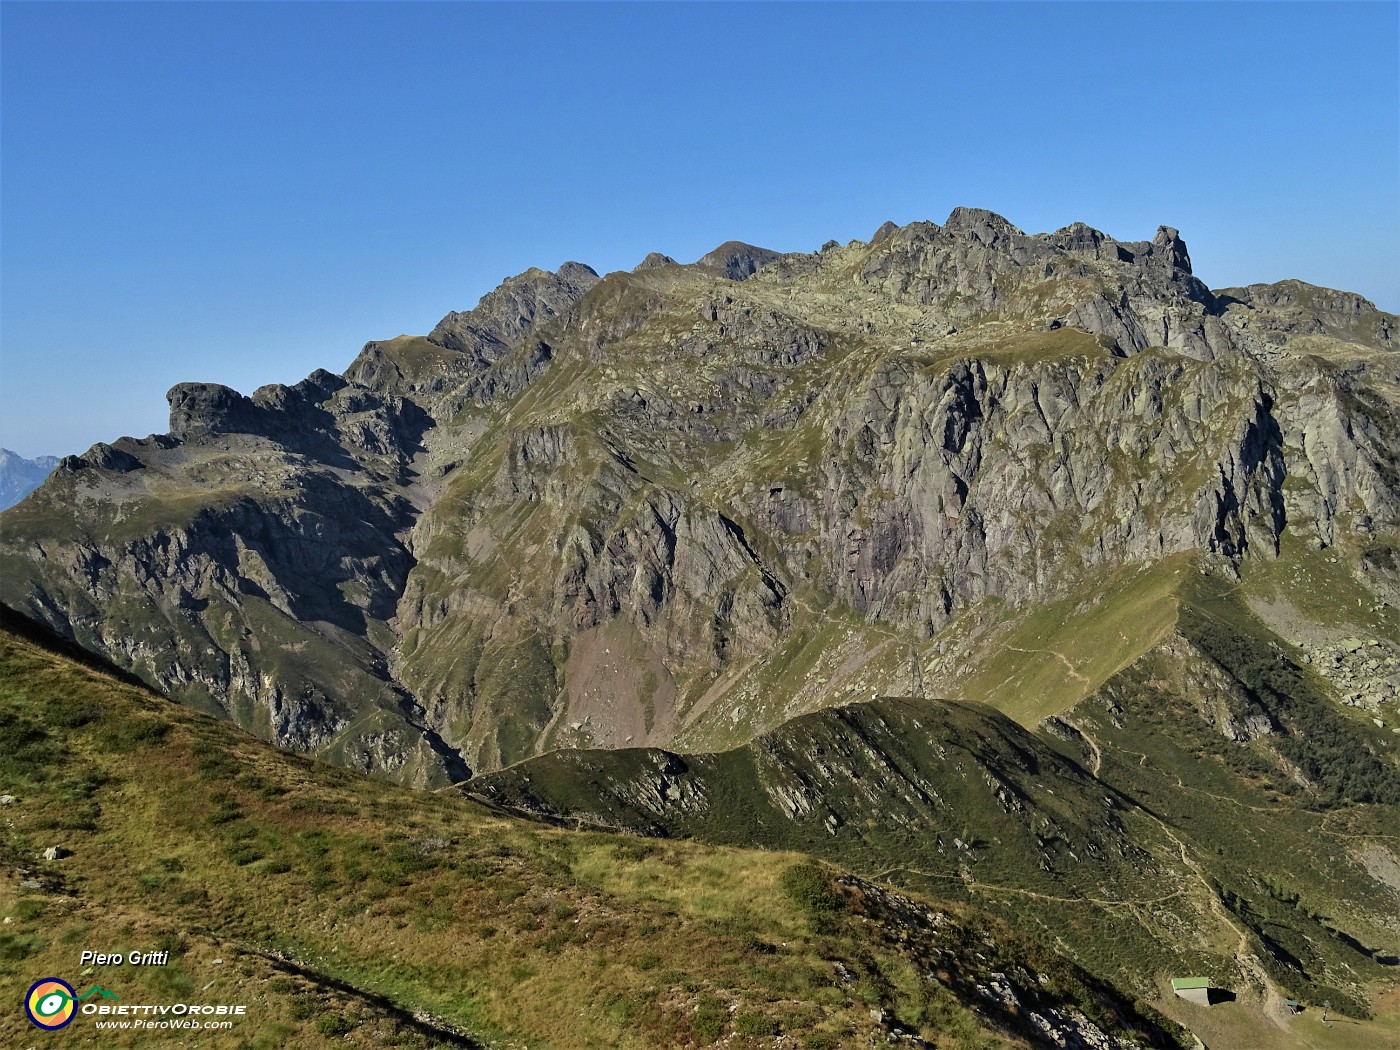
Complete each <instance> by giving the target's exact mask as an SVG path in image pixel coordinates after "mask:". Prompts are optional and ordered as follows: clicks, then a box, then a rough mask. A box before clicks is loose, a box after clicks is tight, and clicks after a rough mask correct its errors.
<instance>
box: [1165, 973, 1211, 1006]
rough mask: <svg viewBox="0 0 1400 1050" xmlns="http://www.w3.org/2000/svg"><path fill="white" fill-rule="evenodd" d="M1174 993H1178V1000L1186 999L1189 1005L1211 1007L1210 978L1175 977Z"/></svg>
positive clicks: (1173, 981)
mask: <svg viewBox="0 0 1400 1050" xmlns="http://www.w3.org/2000/svg"><path fill="white" fill-rule="evenodd" d="M1172 991H1173V992H1175V993H1176V995H1177V998H1179V999H1185V1000H1186V1001H1187V1002H1188V1003H1199V1004H1200V1005H1201V1006H1209V1005H1210V978H1209V977H1173V978H1172Z"/></svg>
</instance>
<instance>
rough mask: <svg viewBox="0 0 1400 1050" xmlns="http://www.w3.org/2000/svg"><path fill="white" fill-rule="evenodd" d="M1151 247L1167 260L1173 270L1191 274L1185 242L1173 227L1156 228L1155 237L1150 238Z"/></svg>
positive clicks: (1189, 257)
mask: <svg viewBox="0 0 1400 1050" xmlns="http://www.w3.org/2000/svg"><path fill="white" fill-rule="evenodd" d="M1152 247H1153V250H1154V251H1155V252H1157V253H1160V254H1161V255H1162V256H1164V257H1165V258H1166V259H1168V260H1169V261H1170V262H1171V265H1172V267H1173V268H1174V269H1177V270H1184V271H1185V272H1186V273H1190V272H1191V256H1190V255H1189V254H1187V252H1186V242H1185V241H1183V240H1182V239H1181V234H1180V233H1179V232H1178V231H1177V230H1176V229H1174V228H1173V227H1171V226H1158V227H1157V235H1156V236H1155V237H1153V238H1152Z"/></svg>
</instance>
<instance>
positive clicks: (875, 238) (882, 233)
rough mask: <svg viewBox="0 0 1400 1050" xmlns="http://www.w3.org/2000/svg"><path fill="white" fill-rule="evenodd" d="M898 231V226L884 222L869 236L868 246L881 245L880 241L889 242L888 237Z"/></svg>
mask: <svg viewBox="0 0 1400 1050" xmlns="http://www.w3.org/2000/svg"><path fill="white" fill-rule="evenodd" d="M898 229H899V226H898V225H896V224H895V223H893V222H891V221H889V220H888V219H887V220H886V221H884V222H882V223H881V224H880V228H879V229H878V230H876V231H875V233H874V234H873V235H872V236H871V238H870V244H871V245H872V246H874V245H876V244H879V243H881V242H882V241H887V240H889V239H890V236H891V235H892V234H894V233H895V232H896V231H897V230H898Z"/></svg>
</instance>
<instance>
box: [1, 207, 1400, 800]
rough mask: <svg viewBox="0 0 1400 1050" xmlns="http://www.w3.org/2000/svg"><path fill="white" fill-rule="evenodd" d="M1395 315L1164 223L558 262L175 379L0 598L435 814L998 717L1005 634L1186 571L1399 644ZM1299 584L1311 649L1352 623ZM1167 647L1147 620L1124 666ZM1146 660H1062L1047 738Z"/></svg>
mask: <svg viewBox="0 0 1400 1050" xmlns="http://www.w3.org/2000/svg"><path fill="white" fill-rule="evenodd" d="M1395 325H1396V319H1395V318H1394V317H1393V316H1392V315H1387V314H1382V313H1380V312H1379V311H1376V310H1375V309H1374V307H1372V306H1371V305H1370V304H1369V303H1366V302H1365V301H1364V300H1360V299H1359V298H1358V297H1355V296H1351V295H1348V294H1347V293H1340V292H1331V291H1328V290H1324V289H1315V288H1311V287H1310V286H1307V285H1302V284H1300V283H1298V282H1284V283H1283V284H1281V285H1275V286H1251V287H1250V288H1248V289H1231V290H1227V291H1225V292H1221V293H1213V292H1211V291H1210V290H1209V289H1207V288H1206V287H1205V286H1204V285H1203V284H1202V283H1201V282H1200V281H1199V280H1197V279H1196V278H1195V276H1194V275H1193V274H1192V272H1191V262H1190V257H1189V254H1188V252H1187V249H1186V246H1185V244H1184V243H1183V241H1182V240H1181V238H1180V236H1179V235H1178V234H1177V232H1176V231H1175V230H1172V229H1170V228H1167V227H1163V228H1162V229H1161V230H1159V231H1158V233H1157V235H1156V237H1155V238H1154V239H1153V240H1152V241H1143V242H1120V241H1116V240H1114V239H1113V238H1111V237H1108V236H1106V235H1104V234H1102V233H1100V232H1098V231H1096V230H1093V229H1091V228H1089V227H1087V226H1084V225H1082V224H1076V225H1074V226H1070V227H1066V228H1065V229H1063V230H1059V231H1056V232H1055V233H1052V234H1037V235H1027V234H1024V233H1022V232H1021V231H1019V230H1017V229H1016V228H1015V227H1014V226H1012V225H1011V224H1010V223H1008V222H1006V221H1005V220H1004V219H1002V218H1000V217H999V216H996V215H994V214H992V213H990V212H984V211H977V210H971V209H959V210H957V211H955V212H954V213H953V215H952V216H950V217H949V220H948V222H947V223H946V224H944V225H942V226H939V225H936V224H933V223H914V224H911V225H909V226H906V227H902V228H900V227H892V226H890V225H889V224H887V225H886V226H885V227H882V228H881V230H880V231H877V235H876V236H875V238H874V239H873V240H872V241H871V242H870V243H868V244H867V243H863V242H852V243H851V244H849V245H846V246H840V245H837V244H835V243H834V242H833V243H829V244H828V245H827V246H825V247H824V248H823V249H822V250H821V251H819V252H815V253H811V254H787V255H778V254H776V253H773V252H768V251H765V250H763V249H758V248H754V247H753V246H751V245H744V244H741V243H738V242H731V243H729V244H726V245H722V246H721V247H720V248H718V249H716V251H715V252H713V253H710V255H707V256H706V257H705V258H703V259H702V260H700V261H699V262H698V263H696V264H692V265H688V266H683V265H678V264H675V263H673V262H671V261H670V260H668V259H665V258H664V257H654V258H653V257H649V258H648V260H647V261H646V262H645V263H644V265H642V266H639V267H638V269H637V270H636V271H634V272H632V273H630V274H628V273H615V274H609V275H607V276H605V277H603V278H599V277H598V276H597V275H596V274H595V273H594V272H593V271H592V270H590V269H589V268H587V267H585V266H582V265H581V264H577V263H569V264H566V265H565V266H563V267H561V268H560V270H559V271H558V272H557V273H547V272H545V271H540V270H531V271H527V272H526V273H524V274H522V275H520V276H518V277H515V278H511V279H509V280H508V281H506V282H505V283H504V284H503V285H502V286H501V287H500V288H499V289H497V290H496V291H495V292H492V293H491V294H489V295H487V296H486V297H485V298H483V300H482V301H481V303H480V305H479V306H478V307H477V308H476V309H474V310H471V311H467V312H464V313H452V314H449V315H447V317H445V318H444V319H443V320H442V321H441V322H440V323H439V324H438V325H437V326H436V327H435V328H434V329H433V331H432V332H431V333H430V334H429V335H428V336H427V337H412V336H403V337H399V338H397V339H391V340H384V341H379V342H372V343H369V344H367V345H366V346H365V348H364V350H363V351H362V352H361V353H360V355H359V357H357V358H356V360H355V361H354V362H353V363H352V365H351V366H350V368H349V369H348V370H347V371H346V373H345V374H344V376H334V375H331V374H330V373H327V372H324V371H318V372H317V373H315V374H314V375H313V376H311V377H309V378H308V379H307V380H305V381H304V382H302V383H299V384H297V385H295V386H292V387H281V386H274V387H264V388H262V389H260V390H259V391H257V392H255V393H254V394H253V395H252V396H251V397H244V396H242V395H240V394H238V393H236V392H234V391H231V390H227V389H226V388H222V387H214V386H210V385H206V384H181V385H179V386H177V387H176V388H175V389H173V390H172V391H171V393H170V401H171V433H170V434H169V435H164V436H159V437H153V438H148V439H145V440H141V441H134V440H131V439H122V440H121V441H118V442H116V443H115V444H113V445H99V446H96V447H94V449H92V450H89V452H87V453H85V454H84V455H83V456H81V457H69V459H67V460H65V461H63V463H62V464H61V465H60V467H59V469H58V470H57V471H56V472H55V475H54V476H53V477H52V478H51V479H50V480H49V481H48V482H47V483H46V484H45V486H44V487H43V488H42V489H40V490H39V492H38V493H36V494H35V495H34V496H32V497H31V498H30V499H29V500H28V501H27V502H26V503H25V504H24V505H23V506H22V507H19V508H16V509H15V510H13V511H11V512H8V513H7V514H6V516H5V517H4V519H3V532H2V533H0V570H2V571H3V575H2V576H0V597H3V599H4V600H5V601H6V602H7V603H9V604H11V605H14V606H16V607H18V608H21V609H23V610H25V611H26V612H28V613H30V614H31V615H33V616H35V617H36V618H39V619H41V620H43V621H45V622H46V623H48V624H50V625H52V626H53V627H55V628H56V629H58V630H59V631H61V632H63V633H65V634H67V635H68V636H71V637H74V638H75V639H77V640H78V641H80V642H82V643H83V644H84V645H88V646H91V647H93V648H95V649H98V650H100V651H102V652H104V653H105V654H107V655H109V656H111V657H112V658H113V659H115V660H117V661H118V662H119V663H121V664H123V665H124V666H127V667H130V668H132V669H133V670H135V671H137V673H139V674H141V675H142V676H143V677H145V678H147V679H148V680H150V681H152V682H153V683H156V684H158V685H160V686H161V687H162V688H165V689H167V690H170V691H173V692H175V693H176V694H178V695H181V696H182V697H184V698H186V699H187V700H189V701H190V702H192V703H196V704H199V705H200V706H202V707H205V708H206V709H220V710H223V711H226V712H227V713H228V714H229V715H230V716H231V717H233V718H234V719H235V720H236V721H238V722H239V723H240V724H241V725H244V726H246V727H248V728H250V729H252V730H253V731H255V732H258V733H259V734H260V735H262V736H264V737H265V738H267V739H270V740H274V741H276V742H277V743H279V744H281V745H283V746H288V747H296V748H300V749H307V750H314V751H318V752H321V753H325V754H328V755H330V756H331V757H333V758H335V759H337V760H340V761H345V762H348V763H350V764H352V765H355V766H357V767H359V768H366V769H376V770H380V771H382V772H385V773H387V774H389V775H392V776H395V777H398V778H401V779H405V780H408V781H411V782H416V783H438V782H442V781H444V780H446V779H450V778H456V777H461V776H463V775H465V773H466V771H467V769H468V768H470V769H473V770H483V769H493V768H497V767H500V766H502V765H505V764H508V763H510V762H513V761H516V760H518V759H521V758H524V757H527V756H529V755H532V754H535V753H537V752H539V751H540V750H542V749H545V748H548V747H552V746H561V745H566V744H577V745H600V746H623V745H626V744H636V745H642V744H647V745H653V746H671V747H674V746H680V747H709V748H715V747H723V746H732V745H734V744H738V743H740V742H742V741H743V740H746V739H748V738H750V737H751V736H752V735H753V734H755V733H757V732H760V731H762V730H764V729H767V728H771V727H772V726H775V725H777V724H779V723H781V722H782V721H784V720H786V719H788V718H791V717H793V716H796V715H799V714H801V713H803V712H807V711H814V710H817V709H820V708H822V707H825V706H828V705H830V704H832V703H834V702H837V701H843V700H844V701H849V700H851V699H859V698H864V697H866V696H868V695H869V694H870V693H872V692H877V691H878V692H883V693H911V694H918V693H920V692H921V691H922V692H930V693H931V692H940V693H945V694H947V695H952V696H965V697H968V698H970V699H986V700H989V701H991V702H992V703H994V704H999V705H1000V706H1003V707H1007V708H1008V709H1010V708H1011V707H1014V706H1015V703H1016V697H1015V696H1012V695H1011V694H1010V692H1009V691H1008V690H1007V689H1004V688H1001V689H999V687H996V686H995V683H991V671H990V668H991V664H992V663H993V662H994V661H996V660H999V659H1003V658H1004V657H1005V646H1004V645H1003V646H1002V648H1001V649H998V646H997V644H993V643H998V644H1000V643H1006V642H1008V640H1012V641H1014V637H1021V635H1020V634H1017V632H1018V631H1019V632H1022V634H1024V633H1025V632H1030V633H1032V634H1034V633H1035V632H1036V631H1039V630H1040V627H1039V626H1037V624H1038V621H1036V619H1035V618H1036V615H1037V610H1043V609H1044V608H1046V607H1047V605H1048V604H1050V603H1056V602H1059V603H1061V607H1063V610H1064V611H1063V616H1064V617H1066V618H1067V619H1068V620H1073V619H1074V618H1075V617H1077V616H1081V615H1089V614H1090V613H1092V610H1093V609H1094V608H1096V607H1100V606H1102V605H1103V604H1104V603H1105V602H1106V601H1108V600H1109V599H1110V597H1111V593H1112V592H1113V588H1114V587H1115V586H1116V583H1115V581H1116V580H1118V579H1119V578H1120V575H1121V573H1123V572H1124V571H1135V570H1136V569H1137V568H1141V567H1148V568H1150V567H1151V566H1154V565H1170V564H1174V563H1173V562H1172V559H1173V557H1174V556H1178V555H1182V554H1183V553H1184V552H1203V553H1204V554H1206V555H1207V556H1208V557H1210V558H1212V559H1214V562H1213V564H1215V565H1217V566H1218V567H1219V568H1220V569H1222V570H1223V571H1225V572H1226V573H1227V574H1232V575H1233V574H1239V573H1243V574H1244V575H1245V576H1246V577H1249V575H1250V573H1251V572H1252V571H1254V570H1253V569H1252V568H1251V567H1260V572H1261V573H1263V574H1264V576H1267V575H1268V573H1269V572H1272V571H1273V570H1269V569H1267V566H1270V565H1273V564H1274V563H1276V562H1279V560H1280V558H1282V561H1283V563H1286V564H1291V562H1289V559H1290V558H1291V557H1293V554H1291V553H1290V552H1292V551H1294V550H1296V551H1298V552H1300V553H1299V555H1298V556H1299V557H1303V556H1304V555H1306V556H1307V557H1312V555H1313V554H1316V553H1318V552H1320V551H1325V552H1326V554H1325V556H1327V557H1335V558H1338V559H1339V561H1338V562H1335V563H1329V564H1332V565H1333V566H1334V568H1335V571H1337V572H1341V573H1343V574H1344V575H1346V576H1347V578H1348V579H1350V580H1351V585H1354V586H1355V587H1357V588H1360V590H1361V591H1362V592H1364V593H1365V594H1366V595H1369V596H1370V597H1368V598H1365V600H1364V601H1365V609H1366V616H1365V617H1363V619H1365V622H1364V623H1357V622H1356V618H1355V617H1352V618H1351V619H1350V620H1348V621H1346V622H1347V624H1348V625H1349V626H1348V627H1347V628H1346V629H1348V630H1351V631H1352V633H1356V631H1357V630H1360V631H1361V632H1362V633H1363V634H1365V635H1366V637H1367V638H1378V639H1386V638H1392V636H1393V634H1394V627H1393V626H1392V625H1391V624H1390V621H1389V620H1388V619H1386V614H1385V611H1384V609H1380V608H1378V609H1372V608H1371V606H1372V605H1373V604H1375V603H1377V602H1380V603H1382V604H1383V603H1384V602H1385V601H1388V600H1389V599H1390V597H1393V595H1394V594H1395V593H1396V585H1397V582H1400V575H1397V570H1396V567H1395V566H1396V564H1397V563H1396V561H1395V556H1394V546H1395V535H1396V523H1397V520H1398V519H1400V514H1397V510H1400V508H1398V507H1397V498H1398V496H1397V493H1400V477H1397V473H1396V467H1395V464H1396V462H1397V452H1400V448H1397V444H1400V418H1397V403H1400V399H1397V395H1396V389H1397V388H1396V374H1395V366H1394V362H1395V357H1394V352H1393V350H1392V345H1393V343H1392V341H1393V338H1394V334H1393V333H1394V331H1395ZM1307 552H1312V553H1311V554H1309V553H1307ZM1262 578H1263V576H1261V579H1262ZM1269 578H1270V579H1273V578H1274V577H1269ZM1285 582H1286V581H1285ZM1279 586H1280V587H1283V589H1284V590H1285V591H1287V590H1288V589H1287V587H1284V585H1283V583H1280V584H1279ZM1295 591H1296V588H1295V590H1294V591H1288V594H1290V595H1292V596H1293V597H1292V598H1290V599H1289V600H1290V602H1291V605H1290V606H1289V609H1288V610H1283V611H1282V612H1279V616H1280V617H1282V618H1284V619H1288V618H1290V617H1291V622H1296V623H1298V624H1304V626H1300V627H1299V628H1298V630H1299V631H1300V632H1302V633H1306V630H1305V626H1306V624H1305V622H1306V623H1312V624H1321V625H1322V626H1323V628H1327V625H1328V624H1331V623H1333V622H1334V621H1335V620H1336V616H1335V615H1333V610H1330V609H1322V608H1314V607H1312V606H1309V603H1308V600H1307V599H1306V598H1300V597H1299V596H1298V594H1297V593H1295ZM1280 593H1282V592H1280ZM1348 593H1350V592H1348ZM1294 599H1297V600H1294ZM1259 600H1260V601H1261V602H1263V601H1266V600H1272V599H1269V596H1268V595H1265V594H1264V593H1263V591H1260V598H1259ZM1065 603H1068V605H1066V604H1065ZM1274 608H1275V610H1276V611H1278V610H1279V609H1281V608H1282V606H1280V605H1279V604H1278V603H1277V602H1275V604H1274ZM1149 621H1151V622H1149ZM1154 624H1155V621H1152V620H1151V617H1149V616H1145V615H1144V616H1137V617H1135V618H1134V617H1128V618H1125V619H1124V620H1123V622H1122V623H1121V624H1120V625H1117V626H1119V627H1120V630H1119V631H1118V632H1117V633H1118V634H1121V635H1122V637H1123V639H1124V641H1123V645H1122V648H1123V653H1122V654H1121V655H1122V659H1123V660H1124V661H1126V660H1127V659H1129V658H1131V657H1132V656H1133V655H1134V654H1135V653H1140V652H1144V651H1146V650H1147V649H1148V648H1150V647H1151V646H1152V645H1154V644H1156V643H1157V642H1158V641H1159V639H1160V631H1158V629H1157V626H1154ZM1328 629H1330V628H1328ZM1324 633H1325V631H1324ZM1013 636H1014V637H1013ZM1113 644H1114V645H1115V646H1116V645H1118V643H1117V642H1116V641H1115V642H1114V643H1113ZM1020 648H1021V649H1023V650H1025V653H1024V666H1025V667H1028V668H1031V667H1041V666H1042V665H1045V666H1048V665H1049V664H1054V665H1056V666H1059V665H1060V661H1059V659H1058V657H1057V656H1056V657H1052V656H1048V655H1047V652H1048V650H1049V649H1051V648H1055V647H1054V646H1048V647H1047V646H1045V645H1039V646H1031V645H1022V646H1020ZM1033 650H1034V651H1033ZM1058 652H1059V651H1058V650H1057V653H1058ZM1059 655H1065V654H1063V653H1059ZM1037 661H1040V662H1039V663H1037ZM1047 661H1048V663H1047ZM998 666H1000V665H998ZM1117 666H1121V663H1118V664H1115V665H1114V667H1108V668H1105V669H1104V670H1103V673H1102V674H1095V673H1086V671H1085V669H1084V668H1081V667H1078V666H1077V665H1076V664H1075V661H1074V657H1073V654H1069V658H1068V659H1067V660H1066V661H1065V662H1064V666H1063V667H1062V668H1061V670H1060V671H1059V674H1060V678H1061V681H1060V682H1059V683H1058V685H1057V686H1056V689H1055V690H1052V692H1053V693H1054V696H1055V701H1054V703H1049V702H1047V703H1046V704H1042V705H1039V706H1036V705H1031V706H1030V707H1027V709H1026V713H1025V714H1024V715H1023V714H1022V713H1017V715H1016V717H1018V718H1021V719H1022V720H1023V721H1025V722H1026V723H1027V724H1031V723H1033V722H1035V721H1037V720H1039V719H1040V718H1043V717H1046V716H1048V715H1052V714H1055V713H1056V712H1057V711H1058V710H1063V709H1065V707H1067V706H1069V705H1071V704H1072V703H1074V702H1076V701H1077V700H1078V699H1080V698H1082V697H1083V696H1084V695H1087V693H1088V692H1089V691H1091V690H1092V689H1093V688H1096V687H1097V685H1099V684H1101V682H1102V681H1103V679H1104V678H1105V677H1106V676H1107V674H1108V673H1110V672H1111V671H1112V670H1115V669H1116V667H1117ZM980 667H986V668H989V670H988V674H987V675H985V676H983V677H982V678H980V679H979V678H978V674H977V669H978V668H980ZM1015 673H1017V672H1016V670H1015V669H1009V670H1008V671H1007V673H1006V674H1005V675H1001V676H1000V677H999V679H998V680H1001V681H1003V682H1005V681H1010V680H1012V679H1013V678H1014V677H1015ZM1037 673H1039V672H1037ZM1081 679H1082V680H1081ZM979 682H980V683H981V685H977V684H976V683H979ZM960 683H962V684H963V685H966V686H967V688H966V689H965V690H963V691H960V688H961V686H960ZM969 683H971V684H969ZM974 686H976V688H974Z"/></svg>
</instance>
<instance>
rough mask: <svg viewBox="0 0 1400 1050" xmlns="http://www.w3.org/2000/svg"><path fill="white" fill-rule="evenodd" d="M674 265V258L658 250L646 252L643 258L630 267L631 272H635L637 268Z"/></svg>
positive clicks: (650, 268)
mask: <svg viewBox="0 0 1400 1050" xmlns="http://www.w3.org/2000/svg"><path fill="white" fill-rule="evenodd" d="M674 265H676V260H675V259H672V258H671V257H670V256H669V255H662V254H661V253H660V252H648V253H647V257H646V258H645V259H643V260H642V261H641V262H639V263H638V264H637V265H636V266H634V267H632V272H633V273H636V272H637V271H638V270H654V269H656V268H657V267H658V266H674Z"/></svg>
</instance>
